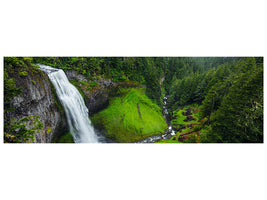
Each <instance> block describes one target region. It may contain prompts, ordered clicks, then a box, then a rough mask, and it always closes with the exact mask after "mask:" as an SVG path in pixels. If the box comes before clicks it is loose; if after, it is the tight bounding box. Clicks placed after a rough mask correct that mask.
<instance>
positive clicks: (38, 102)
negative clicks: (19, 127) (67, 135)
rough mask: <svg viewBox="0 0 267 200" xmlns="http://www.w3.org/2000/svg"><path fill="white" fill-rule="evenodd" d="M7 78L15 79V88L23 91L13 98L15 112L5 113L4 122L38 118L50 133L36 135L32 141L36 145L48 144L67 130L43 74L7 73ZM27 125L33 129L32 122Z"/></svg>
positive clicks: (61, 111) (63, 118)
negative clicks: (13, 119) (22, 74)
mask: <svg viewBox="0 0 267 200" xmlns="http://www.w3.org/2000/svg"><path fill="white" fill-rule="evenodd" d="M9 77H10V78H15V80H16V86H17V87H23V90H22V92H21V93H20V94H19V95H18V96H16V97H14V98H13V100H12V106H13V108H15V110H14V111H9V112H7V113H6V116H5V117H6V118H7V119H5V120H10V119H12V118H17V119H21V118H23V117H27V116H29V115H33V116H39V120H40V121H41V122H42V123H43V130H45V129H47V128H48V127H50V128H51V132H50V133H49V134H46V132H41V133H40V134H39V133H37V134H36V135H35V140H34V142H37V143H50V142H51V141H52V139H53V138H54V137H55V135H56V134H57V132H60V131H62V130H63V129H66V130H67V124H66V120H65V116H64V111H63V109H60V108H59V107H58V105H56V102H55V101H56V97H55V95H54V94H53V93H52V89H51V83H50V81H49V78H48V76H47V75H46V74H45V73H44V72H42V71H31V70H28V75H27V76H24V77H21V76H20V75H18V73H9ZM27 125H28V128H32V127H33V124H32V122H28V124H27ZM59 129H61V130H59Z"/></svg>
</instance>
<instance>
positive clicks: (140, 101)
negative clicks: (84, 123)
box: [91, 88, 168, 142]
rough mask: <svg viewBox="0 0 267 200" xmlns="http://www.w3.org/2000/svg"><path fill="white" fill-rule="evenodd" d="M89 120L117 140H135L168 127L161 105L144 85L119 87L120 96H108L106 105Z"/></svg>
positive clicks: (159, 132)
mask: <svg viewBox="0 0 267 200" xmlns="http://www.w3.org/2000/svg"><path fill="white" fill-rule="evenodd" d="M91 120H92V122H93V124H94V125H95V126H96V127H98V128H102V129H104V130H105V134H106V136H107V137H109V138H111V139H112V140H114V141H116V142H134V141H138V140H141V139H143V138H146V137H149V136H152V135H156V134H162V133H163V132H164V130H165V129H166V128H167V127H168V126H167V124H166V122H165V121H164V118H163V116H162V112H161V108H160V107H159V106H157V105H156V104H154V103H153V102H152V101H151V99H149V98H148V97H147V96H146V95H145V89H143V88H131V89H121V90H120V93H119V96H118V97H114V98H112V99H111V100H110V105H109V106H108V108H107V109H105V110H103V111H101V112H99V113H97V114H95V115H94V116H93V117H92V118H91Z"/></svg>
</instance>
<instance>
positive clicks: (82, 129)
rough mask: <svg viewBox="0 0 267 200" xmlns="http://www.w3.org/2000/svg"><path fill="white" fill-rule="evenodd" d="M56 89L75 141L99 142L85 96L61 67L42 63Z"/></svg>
mask: <svg viewBox="0 0 267 200" xmlns="http://www.w3.org/2000/svg"><path fill="white" fill-rule="evenodd" d="M38 65H39V66H40V69H41V70H42V71H44V72H45V73H46V74H47V75H48V77H49V79H50V81H51V82H52V84H53V85H54V87H55V89H56V93H57V95H58V98H59V100H60V102H61V104H62V105H63V107H64V110H65V112H66V116H67V121H68V125H69V128H70V132H71V134H72V136H73V139H74V142H75V143H97V142H98V137H97V135H96V134H95V131H94V128H93V127H92V125H91V121H90V119H89V116H88V112H89V111H88V109H87V107H86V106H85V103H84V100H83V97H82V96H81V94H80V93H79V91H78V90H77V89H76V88H75V86H73V85H72V84H71V83H70V82H69V80H68V78H67V76H66V74H65V73H64V71H63V70H61V69H56V68H53V67H50V66H46V65H41V64H38Z"/></svg>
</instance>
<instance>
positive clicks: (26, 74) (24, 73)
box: [19, 71, 28, 77]
mask: <svg viewBox="0 0 267 200" xmlns="http://www.w3.org/2000/svg"><path fill="white" fill-rule="evenodd" d="M19 75H20V76H21V77H25V76H28V72H26V71H23V72H19Z"/></svg>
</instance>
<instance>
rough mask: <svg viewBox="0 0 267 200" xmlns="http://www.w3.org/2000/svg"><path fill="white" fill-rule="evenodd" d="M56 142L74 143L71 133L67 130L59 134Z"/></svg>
mask: <svg viewBox="0 0 267 200" xmlns="http://www.w3.org/2000/svg"><path fill="white" fill-rule="evenodd" d="M58 143H74V141H73V137H72V135H71V133H70V132H68V133H67V134H65V135H63V136H61V137H60V138H59V140H58Z"/></svg>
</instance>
